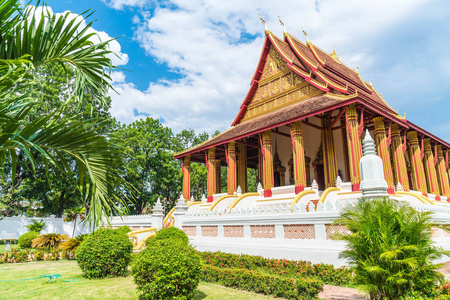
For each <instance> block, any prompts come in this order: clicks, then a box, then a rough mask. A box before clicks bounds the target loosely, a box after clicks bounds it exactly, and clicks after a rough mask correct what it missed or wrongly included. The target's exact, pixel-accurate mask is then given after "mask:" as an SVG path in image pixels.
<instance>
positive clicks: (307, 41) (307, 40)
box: [302, 27, 309, 43]
mask: <svg viewBox="0 0 450 300" xmlns="http://www.w3.org/2000/svg"><path fill="white" fill-rule="evenodd" d="M302 31H303V34H304V35H305V36H306V43H309V38H308V34H307V33H306V31H305V30H304V29H303V27H302Z"/></svg>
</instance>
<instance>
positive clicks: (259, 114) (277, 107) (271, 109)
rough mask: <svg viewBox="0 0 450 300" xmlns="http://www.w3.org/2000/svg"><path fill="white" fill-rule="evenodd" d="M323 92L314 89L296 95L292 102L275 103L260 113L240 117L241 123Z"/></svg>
mask: <svg viewBox="0 0 450 300" xmlns="http://www.w3.org/2000/svg"><path fill="white" fill-rule="evenodd" d="M323 93H324V92H323V91H322V90H319V89H317V91H314V92H312V93H310V94H307V95H305V96H301V97H298V98H296V99H294V100H292V102H286V103H284V104H281V105H277V106H275V107H273V108H270V109H267V110H264V111H262V112H260V113H255V114H254V115H252V116H251V117H250V116H245V117H244V118H243V119H242V123H243V122H244V121H249V120H252V119H255V118H257V117H259V116H262V115H266V114H269V113H271V112H274V111H277V110H280V109H282V108H284V107H287V106H291V105H293V104H296V103H299V102H302V101H305V100H308V99H309V98H312V97H315V96H318V95H320V94H323ZM276 98H279V97H275V99H276ZM272 100H274V99H272ZM248 111H249V110H248V109H247V113H248ZM246 115H247V114H246Z"/></svg>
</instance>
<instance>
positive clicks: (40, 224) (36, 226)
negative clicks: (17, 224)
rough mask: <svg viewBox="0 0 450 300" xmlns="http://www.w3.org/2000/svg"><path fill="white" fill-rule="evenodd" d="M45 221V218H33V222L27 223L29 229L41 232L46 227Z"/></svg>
mask: <svg viewBox="0 0 450 300" xmlns="http://www.w3.org/2000/svg"><path fill="white" fill-rule="evenodd" d="M45 226H46V225H45V222H44V220H42V219H41V220H40V221H36V220H31V224H29V225H27V228H28V230H30V231H36V232H37V233H41V230H42V229H44V228H45Z"/></svg>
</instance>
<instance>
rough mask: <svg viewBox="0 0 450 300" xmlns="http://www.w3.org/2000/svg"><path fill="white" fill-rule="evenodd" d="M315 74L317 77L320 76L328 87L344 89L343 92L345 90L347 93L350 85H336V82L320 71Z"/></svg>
mask: <svg viewBox="0 0 450 300" xmlns="http://www.w3.org/2000/svg"><path fill="white" fill-rule="evenodd" d="M315 73H316V75H317V76H319V77H320V78H321V79H322V80H323V81H325V83H326V84H327V85H331V86H333V87H335V88H336V87H337V88H340V89H342V90H344V91H347V90H348V85H346V86H343V85H341V84H340V83H336V82H334V81H332V80H330V79H328V78H327V77H326V76H325V74H323V73H322V72H320V71H317V72H315Z"/></svg>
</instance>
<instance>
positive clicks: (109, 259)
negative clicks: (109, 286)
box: [75, 229, 133, 278]
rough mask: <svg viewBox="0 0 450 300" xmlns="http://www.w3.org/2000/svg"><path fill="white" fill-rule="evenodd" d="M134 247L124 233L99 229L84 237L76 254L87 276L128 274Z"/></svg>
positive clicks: (99, 276) (84, 274)
mask: <svg viewBox="0 0 450 300" xmlns="http://www.w3.org/2000/svg"><path fill="white" fill-rule="evenodd" d="M132 249H133V245H132V243H131V241H130V240H129V239H128V237H127V236H126V235H124V234H123V233H121V232H119V231H116V230H112V229H99V230H97V231H95V232H93V233H91V234H90V235H89V236H88V237H86V238H85V239H84V241H83V242H82V243H81V244H80V245H79V246H78V248H77V250H76V251H75V256H76V260H77V262H78V265H79V266H80V268H81V271H82V272H83V276H85V277H87V278H103V277H109V276H126V275H127V271H128V265H129V264H130V261H131V251H132Z"/></svg>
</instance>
